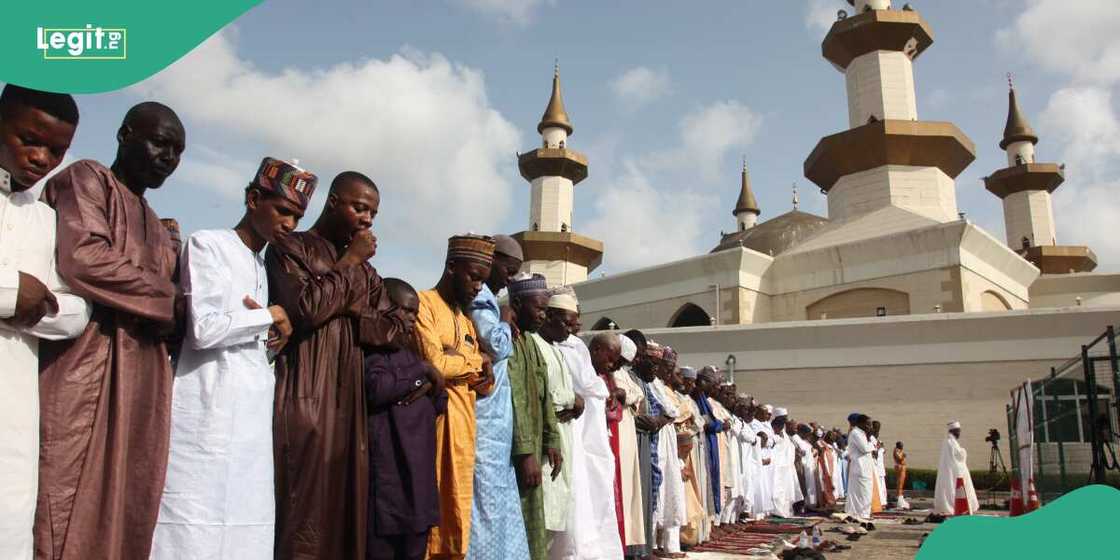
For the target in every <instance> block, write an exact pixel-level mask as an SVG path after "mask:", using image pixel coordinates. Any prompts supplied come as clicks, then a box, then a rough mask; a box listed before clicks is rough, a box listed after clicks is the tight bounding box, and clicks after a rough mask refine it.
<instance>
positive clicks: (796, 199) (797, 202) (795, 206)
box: [793, 183, 801, 210]
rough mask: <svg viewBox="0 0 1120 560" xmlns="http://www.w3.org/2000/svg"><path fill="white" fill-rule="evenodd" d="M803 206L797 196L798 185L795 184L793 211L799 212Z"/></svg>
mask: <svg viewBox="0 0 1120 560" xmlns="http://www.w3.org/2000/svg"><path fill="white" fill-rule="evenodd" d="M800 206H801V199H800V198H799V197H798V196H797V183H794V184H793V209H794V210H797V209H798V208H799V207H800Z"/></svg>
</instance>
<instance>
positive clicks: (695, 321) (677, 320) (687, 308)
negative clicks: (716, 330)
mask: <svg viewBox="0 0 1120 560" xmlns="http://www.w3.org/2000/svg"><path fill="white" fill-rule="evenodd" d="M711 325H712V316H711V315H708V312H707V311H704V309H703V308H701V307H700V306H699V305H696V304H694V303H686V304H684V305H682V306H681V308H680V309H678V310H677V312H676V313H674V314H673V318H672V319H671V320H670V321H669V327H670V328H677V327H710V326H711Z"/></svg>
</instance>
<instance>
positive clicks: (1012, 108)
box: [999, 73, 1038, 150]
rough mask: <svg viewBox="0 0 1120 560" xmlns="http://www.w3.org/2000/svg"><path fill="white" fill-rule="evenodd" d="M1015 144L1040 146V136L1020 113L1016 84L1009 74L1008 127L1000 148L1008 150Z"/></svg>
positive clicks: (1004, 130) (1004, 128) (1005, 129)
mask: <svg viewBox="0 0 1120 560" xmlns="http://www.w3.org/2000/svg"><path fill="white" fill-rule="evenodd" d="M1015 142H1030V143H1031V144H1038V135H1037V134H1035V133H1034V129H1032V128H1031V125H1030V123H1028V122H1027V119H1026V117H1024V116H1023V113H1022V112H1020V111H1019V102H1018V101H1017V100H1016V99H1015V84H1014V83H1013V82H1012V81H1011V74H1010V73H1008V74H1007V125H1005V126H1004V127H1003V140H1000V142H999V147H1000V149H1002V150H1006V149H1007V146H1009V145H1011V144H1013V143H1015Z"/></svg>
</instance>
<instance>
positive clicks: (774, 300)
mask: <svg viewBox="0 0 1120 560" xmlns="http://www.w3.org/2000/svg"><path fill="white" fill-rule="evenodd" d="M959 275H960V267H946V268H941V269H936V270H926V271H922V272H915V273H910V274H901V275H896V276H887V277H883V278H875V279H873V280H864V281H860V282H850V283H846V284H838V285H835V286H828V287H825V288H817V289H813V290H805V291H800V292H792V293H787V294H779V295H774V296H771V298H770V306H771V310H770V320H771V321H804V320H810V319H813V320H815V319H819V318H820V316H819V315H817V316H813V317H810V316H809V315H808V311H809V307H810V306H811V305H813V304H815V303H818V302H821V301H822V300H824V299H825V298H828V297H829V296H834V295H836V294H840V293H843V292H849V291H850V290H854V289H860V288H871V289H879V290H890V291H893V292H901V293H904V294H906V295H907V296H908V305H907V306H905V307H900V306H899V305H898V304H897V303H896V302H895V299H897V298H895V297H893V296H892V297H890V298H887V297H880V296H883V294H882V293H878V294H876V293H875V292H862V293H857V294H856V295H864V296H867V298H871V299H874V300H875V301H874V302H873V301H871V300H870V299H868V301H866V302H862V303H863V304H866V307H868V308H870V310H871V316H874V314H875V307H879V306H880V305H882V306H886V307H887V308H888V311H889V310H892V309H907V310H908V311H907V312H908V313H930V312H933V310H934V308H935V307H936V306H937V305H940V306H941V308H942V310H943V311H945V312H950V311H960V310H961V307H962V304H961V303H960V295H959V294H960V281H959ZM867 298H865V299H867ZM879 301H881V302H882V303H877V302H879ZM872 303H876V305H874V306H872V305H871V304H872ZM847 316H852V315H847ZM830 317H832V315H830Z"/></svg>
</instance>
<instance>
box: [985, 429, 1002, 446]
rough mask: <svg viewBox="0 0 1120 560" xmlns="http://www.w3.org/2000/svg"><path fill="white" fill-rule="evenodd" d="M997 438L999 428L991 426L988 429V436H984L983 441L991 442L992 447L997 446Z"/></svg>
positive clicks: (998, 437)
mask: <svg viewBox="0 0 1120 560" xmlns="http://www.w3.org/2000/svg"><path fill="white" fill-rule="evenodd" d="M999 439H1000V436H999V430H997V429H995V428H992V429H990V430H988V437H986V438H984V441H987V442H991V444H992V447H998V446H999Z"/></svg>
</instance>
